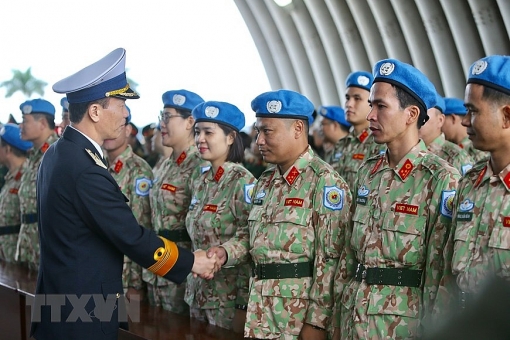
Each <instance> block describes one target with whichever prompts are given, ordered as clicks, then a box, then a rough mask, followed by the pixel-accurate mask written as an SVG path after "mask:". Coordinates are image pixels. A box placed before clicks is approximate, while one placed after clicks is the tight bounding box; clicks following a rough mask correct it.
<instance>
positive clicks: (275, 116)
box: [0, 56, 510, 339]
mask: <svg viewBox="0 0 510 340" xmlns="http://www.w3.org/2000/svg"><path fill="white" fill-rule="evenodd" d="M509 71H510V58H508V57H502V56H491V57H487V58H483V59H481V60H479V61H477V62H476V63H474V64H473V65H472V66H471V68H470V70H469V76H468V80H467V87H466V98H464V101H459V100H455V99H450V98H447V99H446V100H445V99H443V98H442V97H440V96H439V95H438V93H437V91H436V89H435V87H434V85H433V84H432V83H431V82H430V80H429V79H428V78H427V77H426V76H425V75H424V74H423V73H421V72H420V71H419V70H417V69H416V68H414V67H413V66H411V65H408V64H405V63H402V62H400V61H398V60H394V59H386V60H381V61H379V62H378V63H376V64H375V65H374V70H373V73H372V74H371V73H368V72H363V71H360V72H354V73H352V74H351V75H350V76H349V77H348V79H347V81H346V85H347V86H346V103H345V110H344V109H342V108H341V107H330V106H324V107H320V108H319V110H318V111H319V113H320V115H321V116H323V118H322V120H321V122H320V124H321V127H322V131H323V134H324V137H325V139H326V140H327V141H329V142H331V143H334V149H332V150H330V152H329V153H328V154H327V156H326V160H327V161H328V162H329V163H330V164H331V165H333V167H331V166H330V165H328V164H327V163H326V162H325V161H323V160H321V159H320V158H319V157H318V156H317V155H316V154H315V153H314V152H313V150H311V148H310V147H309V145H308V130H309V127H310V126H311V124H312V123H313V118H312V113H313V111H314V107H313V104H312V103H311V102H310V101H309V100H308V99H307V98H306V97H304V96H302V95H300V94H298V93H295V92H293V91H287V90H280V91H272V92H268V93H265V94H262V95H260V96H258V97H257V98H255V99H254V100H253V102H252V108H253V110H254V112H255V114H256V116H257V123H256V124H255V129H256V131H257V139H256V144H257V146H258V149H259V151H260V153H261V155H262V157H263V159H264V161H266V162H267V163H270V164H274V166H270V167H269V168H268V169H267V170H266V171H265V172H264V173H262V175H261V176H260V178H259V179H258V181H255V180H254V178H253V176H251V175H249V174H247V173H245V172H243V170H242V169H239V168H235V169H236V170H235V171H234V170H231V168H230V166H227V165H224V164H223V165H222V166H220V167H218V166H215V163H214V161H213V160H215V158H214V157H213V156H204V155H208V153H213V154H214V152H217V151H215V150H213V149H214V148H212V145H216V144H214V143H213V142H212V141H211V142H208V141H207V138H212V137H204V136H207V133H208V130H207V128H204V129H205V130H204V131H202V130H201V128H198V129H197V127H195V128H193V126H195V120H194V117H199V118H200V119H201V121H203V122H215V123H218V124H224V125H225V124H227V125H229V124H230V126H234V128H235V129H234V131H237V133H239V130H240V129H241V128H242V125H244V115H243V119H242V120H240V118H239V115H240V113H239V112H238V111H237V110H234V109H232V108H227V109H225V111H226V112H227V114H226V115H225V116H222V115H221V114H220V112H222V111H221V110H223V107H224V106H225V105H224V104H221V103H220V104H218V103H216V104H213V103H210V102H206V103H207V104H208V106H205V107H204V106H203V105H204V100H203V99H202V98H201V97H200V96H198V95H197V94H195V93H193V92H191V91H187V90H172V91H167V92H165V93H164V94H163V105H164V110H163V112H162V114H161V116H160V124H161V133H162V143H163V145H165V146H167V147H171V148H173V151H174V152H173V153H172V154H171V155H170V156H168V158H167V159H166V160H165V161H164V162H163V163H162V164H161V166H160V167H159V168H158V170H157V171H155V172H153V171H152V169H151V168H150V166H148V164H147V163H146V162H145V161H144V160H143V159H141V158H140V157H138V156H136V155H135V154H134V153H133V151H132V149H131V148H130V146H129V144H128V142H127V140H128V137H129V136H130V134H131V131H130V129H129V124H126V125H125V126H124V127H123V129H125V130H123V133H122V134H121V136H120V137H119V138H117V139H114V140H107V141H105V143H104V145H103V148H104V149H105V150H106V151H107V154H108V159H109V162H108V164H109V167H108V169H109V171H110V173H111V174H112V176H113V177H114V178H115V179H116V180H117V182H118V184H119V187H120V188H121V189H122V191H123V192H124V194H125V195H126V197H127V198H128V199H129V202H128V204H129V205H130V207H131V208H132V210H133V213H134V215H135V217H136V218H137V220H138V222H139V223H140V224H141V225H143V226H145V227H147V228H152V229H154V230H155V231H156V232H158V233H159V234H160V235H161V236H164V237H167V238H169V239H171V240H173V241H175V242H177V243H178V244H179V245H180V246H183V247H188V248H193V247H195V248H196V247H197V244H198V245H199V247H200V248H202V247H208V248H209V252H210V254H211V256H212V254H215V255H216V256H217V258H218V265H217V273H216V274H215V276H218V275H219V278H220V279H219V280H218V279H217V278H215V279H213V280H214V281H207V280H205V279H202V278H192V277H189V278H188V280H189V281H190V282H191V284H190V283H188V284H182V285H176V284H173V283H171V282H169V281H166V280H164V279H162V278H159V277H156V276H155V275H153V274H152V273H150V272H148V271H145V270H142V269H141V268H140V266H138V265H137V264H136V263H134V262H131V261H130V260H129V259H128V258H126V259H125V264H124V273H123V281H124V287H125V290H126V293H127V294H128V295H130V296H133V297H134V296H139V295H140V294H144V293H143V292H144V291H145V292H146V293H147V294H148V298H149V301H150V303H151V304H153V305H158V304H159V305H162V306H163V308H165V309H168V310H170V311H173V312H176V313H185V314H189V313H190V312H191V315H192V316H194V317H197V318H200V319H203V320H205V321H208V322H210V323H213V324H217V325H219V326H221V327H226V328H234V329H236V319H239V320H237V322H240V324H241V325H242V326H241V329H244V334H245V336H246V337H249V338H260V339H265V338H280V339H297V338H298V337H300V338H302V339H326V338H327V337H328V335H329V336H332V337H334V338H338V339H339V338H342V339H357V338H363V339H377V338H382V337H389V338H395V339H400V338H402V339H404V338H416V337H418V336H420V335H422V333H423V330H424V329H426V328H427V327H432V325H434V324H436V322H437V320H436V319H437V316H439V315H443V314H444V313H446V311H448V310H449V307H452V306H456V302H455V301H456V300H457V297H461V298H462V299H463V301H462V302H464V303H465V304H469V301H471V300H472V298H473V294H475V293H477V292H478V291H479V289H480V287H481V286H482V284H483V281H484V280H483V279H484V278H485V277H487V276H489V275H492V274H496V275H498V276H503V277H507V276H508V275H507V274H508V273H506V271H507V270H506V268H508V266H507V261H508V258H507V256H508V255H507V253H508V247H507V246H508V245H509V244H510V240H508V235H509V234H508V233H507V232H506V231H507V229H505V228H507V227H508V226H510V222H508V221H507V220H510V217H507V216H506V215H505V213H508V209H509V208H508V207H507V206H506V205H505V203H506V202H505V199H504V197H505V194H506V193H507V191H508V190H510V189H508V187H509V183H510V180H509V178H510V175H508V176H507V173H508V171H509V170H508V169H507V167H508V164H509V163H510V160H507V159H506V154H507V152H506V150H508V149H507V148H506V142H507V140H508V136H506V134H507V131H506V130H507V123H508V121H510V97H509V96H510V79H509V78H508V74H510V73H509ZM47 104H49V103H47V102H46V101H44V100H39V99H36V100H32V101H27V102H25V103H23V104H22V105H21V106H20V108H21V110H22V112H23V123H22V124H21V126H20V128H19V130H18V131H16V127H15V126H11V125H6V126H5V127H4V130H3V131H2V134H1V136H0V137H1V139H2V149H1V150H2V151H0V157H5V156H4V155H5V154H9V155H11V154H15V153H16V152H17V151H20V150H21V151H22V152H25V153H26V152H27V150H29V149H31V151H30V158H29V161H28V163H27V164H25V166H22V164H23V162H21V161H20V160H18V161H17V162H12V163H11V162H9V163H7V164H8V167H9V174H8V176H11V177H12V178H13V180H14V181H18V182H19V186H18V188H17V190H16V189H15V188H14V187H12V186H11V184H9V185H7V184H6V185H5V188H4V189H3V190H2V197H3V196H8V197H13V196H14V194H16V196H17V197H18V199H19V200H20V207H21V208H20V210H21V214H17V215H16V214H11V215H13V216H9V217H8V218H10V219H7V217H4V220H5V222H3V221H4V220H2V223H0V224H2V229H0V230H2V231H4V230H5V232H2V233H3V235H4V236H2V237H3V239H2V242H1V245H2V248H3V247H4V245H7V244H8V242H7V241H5V240H7V238H6V237H13V236H15V228H12V227H15V226H16V225H17V224H18V225H20V226H21V229H19V237H18V240H17V247H16V251H15V253H14V254H12V252H11V255H10V256H11V258H12V256H14V258H16V259H17V260H18V261H20V262H25V263H29V265H30V266H31V267H32V268H36V267H37V256H38V249H37V245H38V239H37V207H36V205H35V198H36V196H35V181H36V176H37V165H38V163H39V162H40V159H41V157H42V155H43V154H44V152H45V151H46V149H47V148H48V147H49V145H50V144H51V143H53V142H54V141H55V140H56V138H57V137H56V135H55V134H54V132H53V129H54V126H52V125H51V121H52V119H51V116H52V115H53V116H54V108H53V109H51V107H50V106H48V105H47ZM464 104H465V106H464ZM50 105H51V104H50ZM201 105H202V106H201ZM215 105H216V106H215ZM218 107H220V108H222V109H221V110H220V109H218ZM465 107H467V111H466V110H465V109H464V108H465ZM215 108H216V109H215ZM52 112H53V113H52ZM192 112H194V113H195V112H196V114H193V115H192ZM229 112H231V113H229ZM241 115H242V113H241ZM128 119H129V118H128ZM447 122H448V123H447ZM349 125H350V126H349ZM466 128H467V129H466ZM339 130H341V131H339ZM190 132H191V133H190ZM340 132H342V133H343V135H341V134H340ZM209 133H210V131H209ZM443 133H444V134H443ZM20 135H21V138H19V136H20ZM234 135H235V134H234ZM467 135H469V138H468V139H469V140H471V141H472V142H473V144H469V142H468V139H466V136H467ZM16 136H18V138H17V139H16V138H15V137H16ZM228 136H231V134H230V133H225V138H226V139H225V141H226V145H227V146H228V148H227V151H228V152H229V156H228V157H227V163H228V162H233V163H237V162H239V161H240V160H242V158H239V157H235V156H232V157H231V156H230V150H233V149H232V145H235V142H232V143H230V142H228V141H229V139H228V138H229V137H228ZM447 139H448V140H451V142H450V141H448V140H447ZM27 141H30V142H32V143H33V146H32V148H30V145H28V144H27ZM4 142H5V143H6V144H4ZM197 145H198V146H199V148H197ZM4 148H5V149H4ZM478 149H480V150H484V151H487V152H488V153H482V152H481V151H478ZM200 155H202V157H201V156H200ZM14 156H16V155H14ZM14 156H12V155H11V156H9V157H14ZM18 156H19V155H17V156H16V157H18ZM21 156H25V155H24V154H22V155H21ZM489 156H490V158H489ZM208 157H209V158H208ZM3 159H4V158H0V161H2V162H4V161H3ZM14 159H15V158H14ZM207 159H211V162H210V163H209V162H207V161H206V160H207ZM475 160H477V162H475ZM11 164H12V166H11ZM225 164H226V163H225ZM211 166H212V170H211ZM11 169H12V171H11ZM224 173H225V176H224V175H223V174H224ZM13 174H14V175H13ZM193 174H194V175H193ZM227 174H242V178H243V179H242V180H241V179H240V178H241V177H236V178H234V177H227ZM193 176H203V179H201V180H199V181H196V182H195V183H199V184H198V185H197V186H196V187H192V186H190V184H189V183H190V182H192V181H194V180H196V178H192V177H193ZM239 176H241V175H239ZM209 177H210V178H209ZM225 178H228V181H227V182H223V183H222V182H221V180H222V179H225ZM10 182H12V180H11V179H9V181H8V182H7V183H10ZM13 183H14V182H13ZM215 183H216V186H215ZM229 184H230V185H229ZM64 185H65V184H64ZM236 188H237V189H238V190H237V189H236ZM233 189H236V190H237V191H239V192H240V195H239V197H237V196H236V198H235V200H233V199H232V197H231V196H230V193H231V191H230V190H233ZM6 190H7V192H8V193H9V194H10V195H11V196H9V195H8V194H5V192H6ZM225 193H228V194H225ZM234 193H236V191H234ZM24 195H26V196H24ZM236 195H237V194H236ZM209 196H210V197H214V199H215V200H217V201H215V202H214V204H208V201H207V199H206V198H207V197H209ZM25 197H31V200H28V199H27V200H26V201H24V200H25V199H26V198H25ZM12 201H13V200H10V202H12ZM1 202H3V201H1ZM30 202H32V203H30ZM225 206H227V207H232V209H231V210H233V211H231V212H230V213H226V214H227V215H228V216H230V217H232V216H233V217H235V218H233V219H232V218H231V219H230V220H229V221H228V225H229V226H232V227H231V228H230V229H229V230H228V231H225V230H224V228H223V229H222V226H224V225H226V224H227V222H225V221H224V220H223V218H224V217H225V216H227V215H224V216H219V214H220V212H221V211H222V210H221V209H222V207H225ZM198 207H200V209H199V208H198ZM4 211H7V210H6V209H2V214H3V213H4ZM199 212H200V213H202V214H204V213H207V214H211V215H206V217H207V218H205V217H203V216H202V217H198V215H197V214H199ZM14 215H16V216H14ZM16 217H17V218H18V220H16ZM194 219H195V220H200V221H201V223H206V222H204V219H206V220H208V221H210V222H207V223H206V224H207V225H206V226H205V227H204V226H203V225H200V224H197V223H195V222H193V221H194ZM216 220H217V222H214V221H216ZM196 228H205V229H206V230H207V228H210V229H211V230H209V232H210V233H211V235H212V236H211V235H208V234H205V236H206V237H205V239H204V235H203V234H202V235H201V234H198V233H197V230H198V229H196ZM13 231H14V232H13ZM215 234H216V235H215ZM224 235H228V236H229V237H228V238H225V237H223V236H224ZM214 236H216V237H214ZM220 236H221V237H220ZM208 238H212V239H214V240H215V241H214V242H209V241H210V240H209V239H208ZM11 241H12V240H11ZM11 243H12V242H11ZM3 256H4V258H7V256H6V253H3ZM247 258H250V259H251V260H250V263H251V265H250V266H251V270H249V271H245V270H244V269H245V268H246V266H245V264H247V263H248V262H247V261H248V260H247ZM236 266H239V270H234V271H232V268H235V267H236ZM241 266H242V268H243V269H242V270H241ZM227 272H228V273H230V274H226V273H227ZM232 274H234V275H232ZM222 275H223V276H222ZM250 276H251V278H250V279H248V277H250ZM225 278H228V279H229V280H233V281H235V282H229V281H228V280H227V281H225ZM232 278H234V279H232ZM208 282H214V284H212V283H208ZM466 301H467V302H466ZM188 306H191V307H192V309H191V311H190V309H189V307H188ZM197 310H199V311H200V310H201V311H202V312H197ZM238 311H239V313H238Z"/></svg>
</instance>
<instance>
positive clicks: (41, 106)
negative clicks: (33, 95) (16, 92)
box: [19, 99, 55, 116]
mask: <svg viewBox="0 0 510 340" xmlns="http://www.w3.org/2000/svg"><path fill="white" fill-rule="evenodd" d="M19 109H20V110H21V113H22V114H24V115H27V114H32V113H44V114H47V115H52V116H55V106H53V104H52V103H50V102H49V101H47V100H44V99H32V100H27V101H26V102H24V103H22V104H21V105H20V106H19Z"/></svg>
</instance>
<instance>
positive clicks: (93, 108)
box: [87, 103, 102, 123]
mask: <svg viewBox="0 0 510 340" xmlns="http://www.w3.org/2000/svg"><path fill="white" fill-rule="evenodd" d="M101 110H102V107H101V105H100V104H98V103H94V104H92V105H90V106H89V108H88V109H87V115H88V116H89V117H90V119H91V120H92V121H93V122H94V123H97V122H99V113H100V112H101Z"/></svg>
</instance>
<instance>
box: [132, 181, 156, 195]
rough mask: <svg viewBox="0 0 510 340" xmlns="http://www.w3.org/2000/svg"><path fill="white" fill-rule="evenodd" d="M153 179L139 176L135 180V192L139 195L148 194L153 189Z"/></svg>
mask: <svg viewBox="0 0 510 340" xmlns="http://www.w3.org/2000/svg"><path fill="white" fill-rule="evenodd" d="M151 184H152V182H151V180H150V179H148V178H147V177H142V178H137V179H136V181H135V192H136V194H137V195H138V196H148V195H149V190H150V189H151Z"/></svg>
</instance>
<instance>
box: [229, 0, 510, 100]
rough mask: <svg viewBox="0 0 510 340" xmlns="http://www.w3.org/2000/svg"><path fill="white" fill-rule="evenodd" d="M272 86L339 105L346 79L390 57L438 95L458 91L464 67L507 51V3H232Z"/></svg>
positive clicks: (350, 0)
mask: <svg viewBox="0 0 510 340" xmlns="http://www.w3.org/2000/svg"><path fill="white" fill-rule="evenodd" d="M234 1H235V3H236V5H237V7H238V8H239V11H240V13H241V15H242V16H243V18H244V20H245V22H246V25H247V26H248V28H249V30H250V32H251V34H252V37H253V39H254V41H255V44H256V46H257V48H258V50H259V54H260V57H261V59H262V62H263V64H264V66H265V68H266V72H267V74H268V79H269V82H270V84H271V86H272V88H273V89H278V88H282V87H283V88H288V89H292V90H295V91H299V92H301V93H303V94H305V95H306V96H307V97H308V98H310V100H312V101H313V102H314V104H315V105H316V106H319V105H332V104H341V103H343V97H344V93H343V91H344V87H345V85H344V84H345V78H346V77H347V75H348V74H349V73H350V72H352V71H357V70H367V71H371V70H372V65H374V64H375V63H376V62H377V61H378V60H380V59H384V58H397V59H400V60H402V61H405V62H408V63H411V64H413V65H415V66H416V67H417V68H419V69H420V70H422V71H423V72H424V73H425V74H426V75H427V76H428V77H429V78H430V79H431V81H432V82H433V83H434V84H435V85H436V87H437V90H438V92H439V93H440V94H442V95H444V96H449V97H458V98H462V97H463V96H464V87H465V77H466V74H467V70H468V68H469V66H470V65H471V64H472V63H473V62H474V61H476V60H477V59H479V58H481V57H483V56H486V55H490V54H510V40H509V34H510V0H288V1H287V2H289V4H288V5H286V6H283V7H280V6H279V5H277V4H276V2H277V1H276V0H234Z"/></svg>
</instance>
